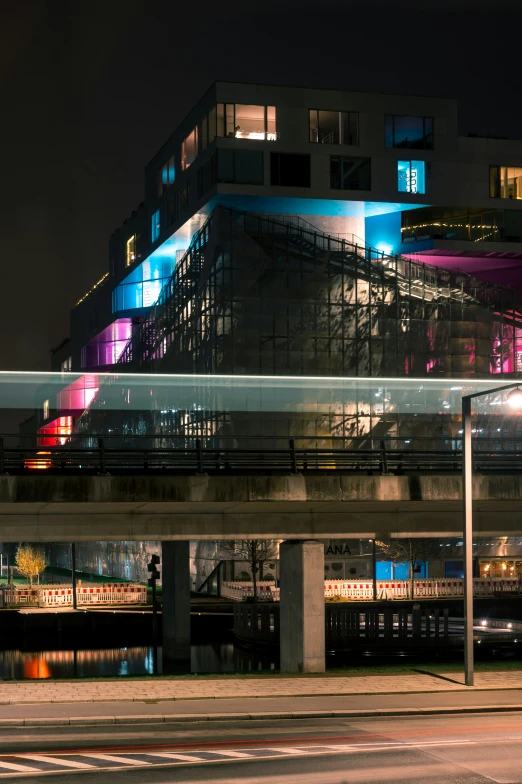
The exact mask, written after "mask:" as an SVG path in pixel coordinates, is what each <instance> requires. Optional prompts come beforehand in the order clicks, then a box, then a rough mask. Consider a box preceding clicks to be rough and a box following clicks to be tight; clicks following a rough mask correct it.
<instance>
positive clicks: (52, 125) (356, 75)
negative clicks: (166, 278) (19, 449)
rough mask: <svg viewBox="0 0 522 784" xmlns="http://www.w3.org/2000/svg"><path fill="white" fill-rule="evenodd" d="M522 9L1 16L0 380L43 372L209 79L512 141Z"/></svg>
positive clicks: (119, 6) (50, 6)
mask: <svg viewBox="0 0 522 784" xmlns="http://www.w3.org/2000/svg"><path fill="white" fill-rule="evenodd" d="M519 5H520V1H519V0H512V1H511V0H497V1H496V2H493V0H492V1H491V2H485V0H476V2H473V4H471V3H470V2H464V1H463V0H452V2H449V0H439V2H436V3H435V2H432V0H416V2H410V1H409V0H396V1H395V2H393V0H387V1H386V2H379V0H356V1H354V2H352V1H351V0H313V2H312V0H250V2H249V1H248V0H243V2H238V1H237V0H214V2H212V3H210V2H208V1H207V0H193V2H188V1H187V0H170V1H169V2H161V1H158V0H147V2H142V1H141V0H125V2H123V1H122V0H89V2H84V3H79V2H74V0H68V1H67V2H62V0H48V2H42V0H11V2H10V3H9V0H4V3H3V4H2V19H1V22H0V73H1V77H0V100H1V103H0V106H1V108H2V114H1V117H2V121H1V124H0V142H1V144H0V150H1V169H0V223H1V233H0V237H1V241H0V253H1V256H0V263H1V278H0V305H1V307H0V370H16V369H21V370H46V369H48V368H49V361H50V357H49V350H50V348H51V347H52V346H55V345H57V344H58V343H59V342H60V341H61V340H62V339H63V338H64V337H66V336H67V335H68V334H69V326H68V324H69V321H68V319H69V310H70V307H71V306H72V304H73V303H74V302H75V301H76V300H77V299H78V298H79V297H80V296H81V295H82V294H83V293H84V292H85V291H86V290H87V289H88V288H89V287H90V285H91V284H92V283H93V282H95V281H96V280H97V279H98V278H99V277H100V276H101V275H102V274H103V273H104V272H105V271H106V269H107V267H108V239H109V236H110V234H111V232H112V231H113V229H115V228H116V227H118V226H119V225H120V224H121V222H122V221H123V219H124V218H125V217H127V215H129V213H130V212H131V211H132V209H133V208H134V207H136V206H137V204H138V203H139V202H140V201H141V200H142V188H143V169H144V166H145V164H146V162H147V161H148V160H149V158H151V157H152V155H153V154H154V153H155V151H156V150H157V148H158V147H159V146H160V145H161V144H162V142H163V141H164V140H165V138H166V137H167V136H168V135H169V134H170V133H171V131H172V130H173V129H174V127H175V126H176V125H177V123H178V122H179V121H180V120H181V119H182V118H183V117H184V115H185V114H186V113H187V112H188V111H189V109H190V108H191V106H192V105H193V104H194V103H195V102H196V101H197V99H198V98H199V97H200V95H201V94H202V93H203V92H204V91H205V90H206V89H207V88H208V87H209V86H210V84H211V83H212V82H213V81H215V80H216V79H224V80H235V81H252V82H268V83H275V84H297V85H309V86H317V87H333V88H340V89H347V90H361V91H376V92H404V93H416V94H420V95H424V94H425V95H440V96H450V97H455V98H458V99H459V101H460V126H461V132H463V133H467V132H468V131H470V130H472V131H478V132H486V133H491V134H498V135H505V136H510V137H515V138H517V137H518V138H522V100H521V89H520V86H521V79H522V67H521V60H522V51H521V48H520V32H521V22H522V13H521V12H520V11H518V10H517V7H518V6H519Z"/></svg>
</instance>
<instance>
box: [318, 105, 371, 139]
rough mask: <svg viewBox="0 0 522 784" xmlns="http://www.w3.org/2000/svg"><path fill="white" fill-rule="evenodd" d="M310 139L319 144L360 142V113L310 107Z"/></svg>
mask: <svg viewBox="0 0 522 784" xmlns="http://www.w3.org/2000/svg"><path fill="white" fill-rule="evenodd" d="M310 141H311V142H315V143H318V144H359V115H358V113H357V112H330V111H323V110H322V109H310Z"/></svg>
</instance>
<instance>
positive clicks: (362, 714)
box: [0, 704, 522, 728]
mask: <svg viewBox="0 0 522 784" xmlns="http://www.w3.org/2000/svg"><path fill="white" fill-rule="evenodd" d="M517 712H522V704H520V705H472V706H466V707H460V708H449V707H448V708H380V709H375V710H332V711H294V712H292V713H289V712H284V711H267V712H264V713H185V714H183V713H178V714H168V715H164V716H161V715H158V716H151V715H144V716H70V717H68V718H60V717H56V718H55V717H49V718H32V719H22V718H20V719H0V728H1V727H42V726H44V727H64V726H80V725H83V726H89V725H90V726H93V725H102V724H105V725H107V724H172V723H174V722H177V723H184V722H190V723H193V722H204V721H238V720H240V721H267V720H273V719H343V718H344V719H350V718H351V719H354V718H358V719H364V718H375V717H392V716H445V715H460V714H468V713H517Z"/></svg>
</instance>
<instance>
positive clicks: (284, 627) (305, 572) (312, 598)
mask: <svg viewBox="0 0 522 784" xmlns="http://www.w3.org/2000/svg"><path fill="white" fill-rule="evenodd" d="M279 557H280V568H281V600H280V615H281V617H280V648H281V671H282V672H324V670H325V625H324V619H325V611H324V545H323V544H322V542H315V541H288V542H283V543H282V544H281V545H280V549H279Z"/></svg>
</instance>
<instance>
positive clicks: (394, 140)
mask: <svg viewBox="0 0 522 784" xmlns="http://www.w3.org/2000/svg"><path fill="white" fill-rule="evenodd" d="M384 144H385V146H386V147H397V148H400V149H403V150H433V117H409V116H405V115H399V114H387V115H386V116H385V118H384Z"/></svg>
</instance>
